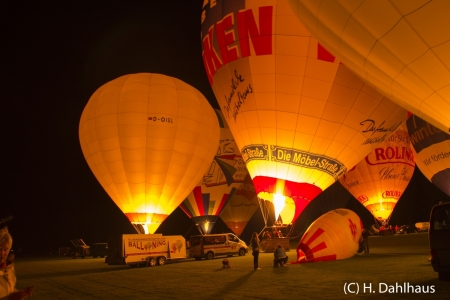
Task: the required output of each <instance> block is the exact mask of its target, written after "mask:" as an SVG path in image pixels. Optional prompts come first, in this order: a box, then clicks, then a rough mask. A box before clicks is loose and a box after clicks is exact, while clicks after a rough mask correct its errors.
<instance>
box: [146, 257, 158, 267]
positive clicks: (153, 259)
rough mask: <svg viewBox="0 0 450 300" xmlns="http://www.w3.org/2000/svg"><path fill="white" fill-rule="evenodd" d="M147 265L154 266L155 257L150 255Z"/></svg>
mask: <svg viewBox="0 0 450 300" xmlns="http://www.w3.org/2000/svg"><path fill="white" fill-rule="evenodd" d="M147 265H148V266H149V267H154V266H156V258H154V257H150V258H149V259H148V262H147Z"/></svg>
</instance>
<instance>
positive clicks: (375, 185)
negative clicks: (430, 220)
mask: <svg viewBox="0 0 450 300" xmlns="http://www.w3.org/2000/svg"><path fill="white" fill-rule="evenodd" d="M415 165H416V164H415V159H414V153H413V150H412V147H411V143H410V137H409V134H408V132H407V129H406V125H405V124H404V123H403V124H402V126H401V127H399V129H397V131H395V132H394V133H393V134H392V135H391V136H390V137H389V138H388V139H387V140H385V141H384V142H383V143H381V144H379V145H378V147H377V148H375V149H374V150H373V151H372V152H371V153H370V154H369V155H367V156H366V157H365V159H363V160H362V161H360V162H359V163H358V164H357V165H356V166H355V167H354V168H353V169H351V170H349V171H348V172H347V173H346V174H345V175H344V176H342V177H341V178H339V182H340V183H341V184H342V185H343V186H344V187H345V188H346V189H347V190H348V191H349V192H350V193H351V194H352V195H353V196H354V197H355V198H356V199H357V200H358V201H359V202H361V204H362V205H364V206H365V207H366V208H367V209H368V210H369V211H370V212H371V213H372V215H373V216H374V218H375V219H376V220H377V221H378V222H380V223H386V222H387V221H388V220H389V217H390V216H391V214H392V211H393V210H394V207H395V205H396V204H397V201H398V200H399V199H400V197H401V196H402V194H403V192H404V190H405V189H406V187H407V186H408V184H409V181H410V180H411V177H412V175H413V173H414V167H415Z"/></svg>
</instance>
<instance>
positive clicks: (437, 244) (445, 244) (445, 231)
mask: <svg viewBox="0 0 450 300" xmlns="http://www.w3.org/2000/svg"><path fill="white" fill-rule="evenodd" d="M428 232H429V234H428V237H429V240H430V252H431V265H432V266H433V270H434V271H435V272H438V274H439V280H447V281H450V203H442V204H438V205H435V206H433V208H432V209H431V215H430V230H429V231H428Z"/></svg>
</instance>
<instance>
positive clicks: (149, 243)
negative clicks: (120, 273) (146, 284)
mask: <svg viewBox="0 0 450 300" xmlns="http://www.w3.org/2000/svg"><path fill="white" fill-rule="evenodd" d="M183 258H186V240H185V238H184V237H183V236H181V235H172V236H163V235H162V234H123V235H120V236H111V237H109V239H108V258H107V263H108V264H109V265H125V264H126V265H131V266H150V267H153V266H156V265H160V266H162V265H164V264H165V262H166V261H167V260H168V259H183Z"/></svg>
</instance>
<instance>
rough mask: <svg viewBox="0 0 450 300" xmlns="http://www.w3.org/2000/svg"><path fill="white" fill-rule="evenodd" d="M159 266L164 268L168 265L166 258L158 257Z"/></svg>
mask: <svg viewBox="0 0 450 300" xmlns="http://www.w3.org/2000/svg"><path fill="white" fill-rule="evenodd" d="M156 262H157V263H158V265H160V266H162V265H164V264H165V263H166V258H165V257H164V256H160V257H158V260H157V261H156Z"/></svg>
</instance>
